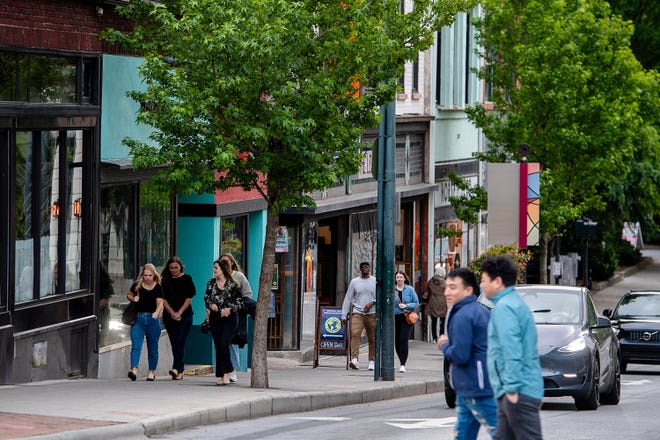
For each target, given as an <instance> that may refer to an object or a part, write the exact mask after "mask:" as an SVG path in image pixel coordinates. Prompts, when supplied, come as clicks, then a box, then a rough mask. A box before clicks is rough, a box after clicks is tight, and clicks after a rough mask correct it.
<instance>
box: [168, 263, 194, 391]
mask: <svg viewBox="0 0 660 440" xmlns="http://www.w3.org/2000/svg"><path fill="white" fill-rule="evenodd" d="M161 279H162V283H163V295H164V302H163V303H164V305H165V311H166V312H167V313H165V314H164V315H163V323H164V324H165V330H167V335H168V336H169V338H170V345H171V346H172V368H171V369H170V376H172V379H173V380H181V379H183V371H184V366H183V355H184V353H185V350H186V339H187V338H188V333H190V328H191V327H192V320H193V310H192V307H191V306H190V301H191V300H192V297H193V296H195V283H194V282H193V279H192V277H191V276H190V275H187V274H184V273H183V262H182V261H181V259H180V258H179V257H172V258H170V259H169V261H168V262H167V264H166V265H165V268H164V269H163V272H162V273H161Z"/></svg>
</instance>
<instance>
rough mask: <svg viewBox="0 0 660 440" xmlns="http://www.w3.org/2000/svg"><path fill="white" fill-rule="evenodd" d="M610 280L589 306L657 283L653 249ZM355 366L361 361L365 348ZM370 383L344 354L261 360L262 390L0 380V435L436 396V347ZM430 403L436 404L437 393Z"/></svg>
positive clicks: (414, 346) (423, 348)
mask: <svg viewBox="0 0 660 440" xmlns="http://www.w3.org/2000/svg"><path fill="white" fill-rule="evenodd" d="M643 254H644V259H643V260H642V262H640V264H638V265H637V266H635V267H632V268H626V269H623V270H621V271H620V272H617V273H616V274H615V275H614V277H613V278H612V279H610V280H609V281H606V282H602V283H598V284H597V285H596V284H595V285H594V300H595V302H596V303H599V304H598V308H599V311H600V309H601V308H602V307H611V306H612V305H613V304H616V301H617V300H618V298H619V297H620V296H621V295H622V294H623V293H625V291H626V290H629V289H643V288H646V289H649V288H654V287H655V286H657V284H658V282H659V281H660V248H658V247H649V248H647V249H645V250H644V251H643ZM360 365H361V366H362V367H366V365H367V354H366V347H362V350H361V354H360ZM398 367H399V365H398V362H397V361H396V355H395V371H396V373H395V380H394V381H387V382H385V381H374V375H373V372H372V371H367V370H366V369H364V368H363V369H361V370H359V371H355V370H346V359H345V358H344V357H338V356H325V357H324V356H322V357H321V358H320V359H319V367H318V368H312V362H311V361H310V362H307V363H304V364H300V363H298V362H297V361H294V360H290V359H282V358H274V357H269V359H268V371H269V374H268V377H269V384H270V387H269V388H268V389H252V388H250V375H249V373H239V374H238V376H239V382H238V383H236V384H231V385H227V386H217V385H216V378H215V377H214V376H213V375H212V374H209V372H208V371H209V370H208V368H205V367H197V368H194V371H190V372H187V373H189V374H186V376H185V378H184V380H182V381H173V380H171V378H170V377H169V376H166V377H158V378H157V380H156V381H155V382H147V381H145V380H144V377H140V378H139V379H138V381H137V382H131V381H130V380H129V379H128V378H127V379H114V380H112V379H107V380H101V379H72V380H58V381H45V382H34V383H30V384H21V385H11V386H0V440H5V439H14V438H22V439H39V440H55V439H57V440H78V439H80V440H83V439H84V440H86V439H90V438H94V439H98V440H105V439H131V438H133V439H138V438H142V439H143V438H145V435H146V436H154V435H158V434H162V433H165V432H170V431H174V430H178V429H186V428H192V427H196V426H201V425H207V424H216V423H222V422H226V421H232V420H243V419H250V418H257V417H265V416H269V415H276V414H286V413H293V412H303V411H310V410H315V409H321V408H329V407H334V406H342V405H351V404H358V403H368V402H375V401H379V400H386V399H394V398H399V397H409V396H414V395H420V394H428V393H439V392H441V391H442V390H443V381H442V354H441V352H440V351H439V350H438V348H437V347H436V346H435V345H434V344H431V343H425V342H421V341H410V358H409V360H408V363H407V365H406V369H407V373H405V374H400V373H398ZM195 373H198V374H195ZM438 400H439V404H442V405H444V401H442V397H441V396H440V395H438Z"/></svg>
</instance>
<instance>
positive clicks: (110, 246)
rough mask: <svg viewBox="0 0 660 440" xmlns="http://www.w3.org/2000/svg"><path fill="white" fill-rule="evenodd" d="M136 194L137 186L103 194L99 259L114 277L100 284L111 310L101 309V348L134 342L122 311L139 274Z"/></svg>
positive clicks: (111, 190) (110, 190) (106, 189)
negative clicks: (134, 210) (135, 208)
mask: <svg viewBox="0 0 660 440" xmlns="http://www.w3.org/2000/svg"><path fill="white" fill-rule="evenodd" d="M135 194H136V187H135V186H134V185H119V186H113V187H109V188H104V189H103V190H102V191H101V213H100V219H99V229H100V231H99V232H100V241H99V243H100V246H101V248H100V250H99V257H100V259H101V266H102V267H104V268H105V269H107V273H108V276H109V278H110V281H109V282H108V280H107V278H104V275H102V276H101V281H102V283H100V284H101V285H100V289H101V297H104V298H106V299H107V311H103V310H101V314H100V317H99V321H100V331H101V338H100V344H101V345H109V344H114V343H116V342H121V341H128V340H130V337H129V334H128V328H127V327H126V326H125V325H123V324H122V323H121V312H122V305H125V304H126V297H125V296H124V294H125V293H126V292H128V290H129V288H130V287H131V284H132V283H133V279H134V274H135V273H136V272H137V269H136V267H135V261H134V257H135V256H134V253H133V249H134V248H135V234H134V233H133V231H134V230H135V227H134V226H133V225H134V223H133V221H134V220H133V217H132V215H131V208H132V207H133V206H135ZM108 284H109V286H108ZM99 308H100V305H99Z"/></svg>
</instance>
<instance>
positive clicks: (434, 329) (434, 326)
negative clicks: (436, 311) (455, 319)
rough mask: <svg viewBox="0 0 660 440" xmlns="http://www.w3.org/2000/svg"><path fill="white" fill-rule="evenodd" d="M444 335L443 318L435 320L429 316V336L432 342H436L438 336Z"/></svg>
mask: <svg viewBox="0 0 660 440" xmlns="http://www.w3.org/2000/svg"><path fill="white" fill-rule="evenodd" d="M438 321H440V332H438ZM444 334H445V318H436V317H435V316H431V336H432V337H433V340H434V341H437V340H438V335H440V336H442V335H444Z"/></svg>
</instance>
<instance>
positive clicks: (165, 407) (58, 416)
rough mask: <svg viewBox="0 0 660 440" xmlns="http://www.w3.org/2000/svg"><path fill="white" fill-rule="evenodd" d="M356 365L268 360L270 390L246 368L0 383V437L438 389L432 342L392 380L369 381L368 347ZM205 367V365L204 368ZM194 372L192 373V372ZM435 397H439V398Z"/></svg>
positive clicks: (153, 426) (149, 427)
mask: <svg viewBox="0 0 660 440" xmlns="http://www.w3.org/2000/svg"><path fill="white" fill-rule="evenodd" d="M362 348H363V350H362V352H361V354H360V366H361V367H362V368H361V369H360V370H359V371H355V370H347V369H346V358H345V357H343V356H342V357H337V356H321V357H320V359H319V367H318V368H312V363H311V362H309V363H306V364H300V363H298V362H297V361H293V360H289V359H281V358H270V357H269V359H268V371H269V374H268V378H269V385H270V387H269V388H268V389H252V388H250V375H249V373H238V377H239V381H238V383H235V384H231V385H227V386H217V385H216V378H215V376H214V375H212V374H208V373H207V374H201V375H193V374H186V376H185V378H184V380H182V381H173V380H171V378H170V377H169V376H167V377H157V380H156V381H154V382H147V381H145V378H144V377H140V378H138V380H137V381H136V382H131V381H130V380H129V379H128V378H126V379H125V380H124V379H108V380H101V379H72V380H57V381H44V382H34V383H30V384H21V385H11V386H2V387H0V439H1V440H4V439H13V438H38V439H40V440H54V439H62V440H64V439H68V440H73V439H81V440H82V439H90V438H94V439H98V440H103V439H126V438H144V436H145V435H148V436H151V435H157V434H161V433H164V432H169V431H174V430H178V429H185V428H192V427H196V426H200V425H206V424H216V423H221V422H226V421H232V420H243V419H250V418H257V417H264V416H270V415H276V414H286V413H293V412H302V411H310V410H315V409H321V408H329V407H335V406H342V405H351V404H358V403H367V402H374V401H379V400H386V399H394V398H399V397H408V396H415V395H420V394H428V393H437V392H440V391H442V389H443V381H442V353H441V352H440V350H438V348H437V347H436V346H435V344H432V343H425V342H421V341H410V356H409V359H408V362H407V365H406V369H407V372H406V373H405V374H401V373H399V372H398V369H399V364H398V361H397V360H396V355H394V357H395V365H394V366H395V371H396V373H395V380H394V381H374V374H373V371H368V370H366V366H367V364H368V360H367V353H366V347H362ZM201 370H202V371H204V369H201ZM189 373H192V372H189ZM438 399H439V401H440V399H441V397H440V396H439V397H438Z"/></svg>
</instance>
